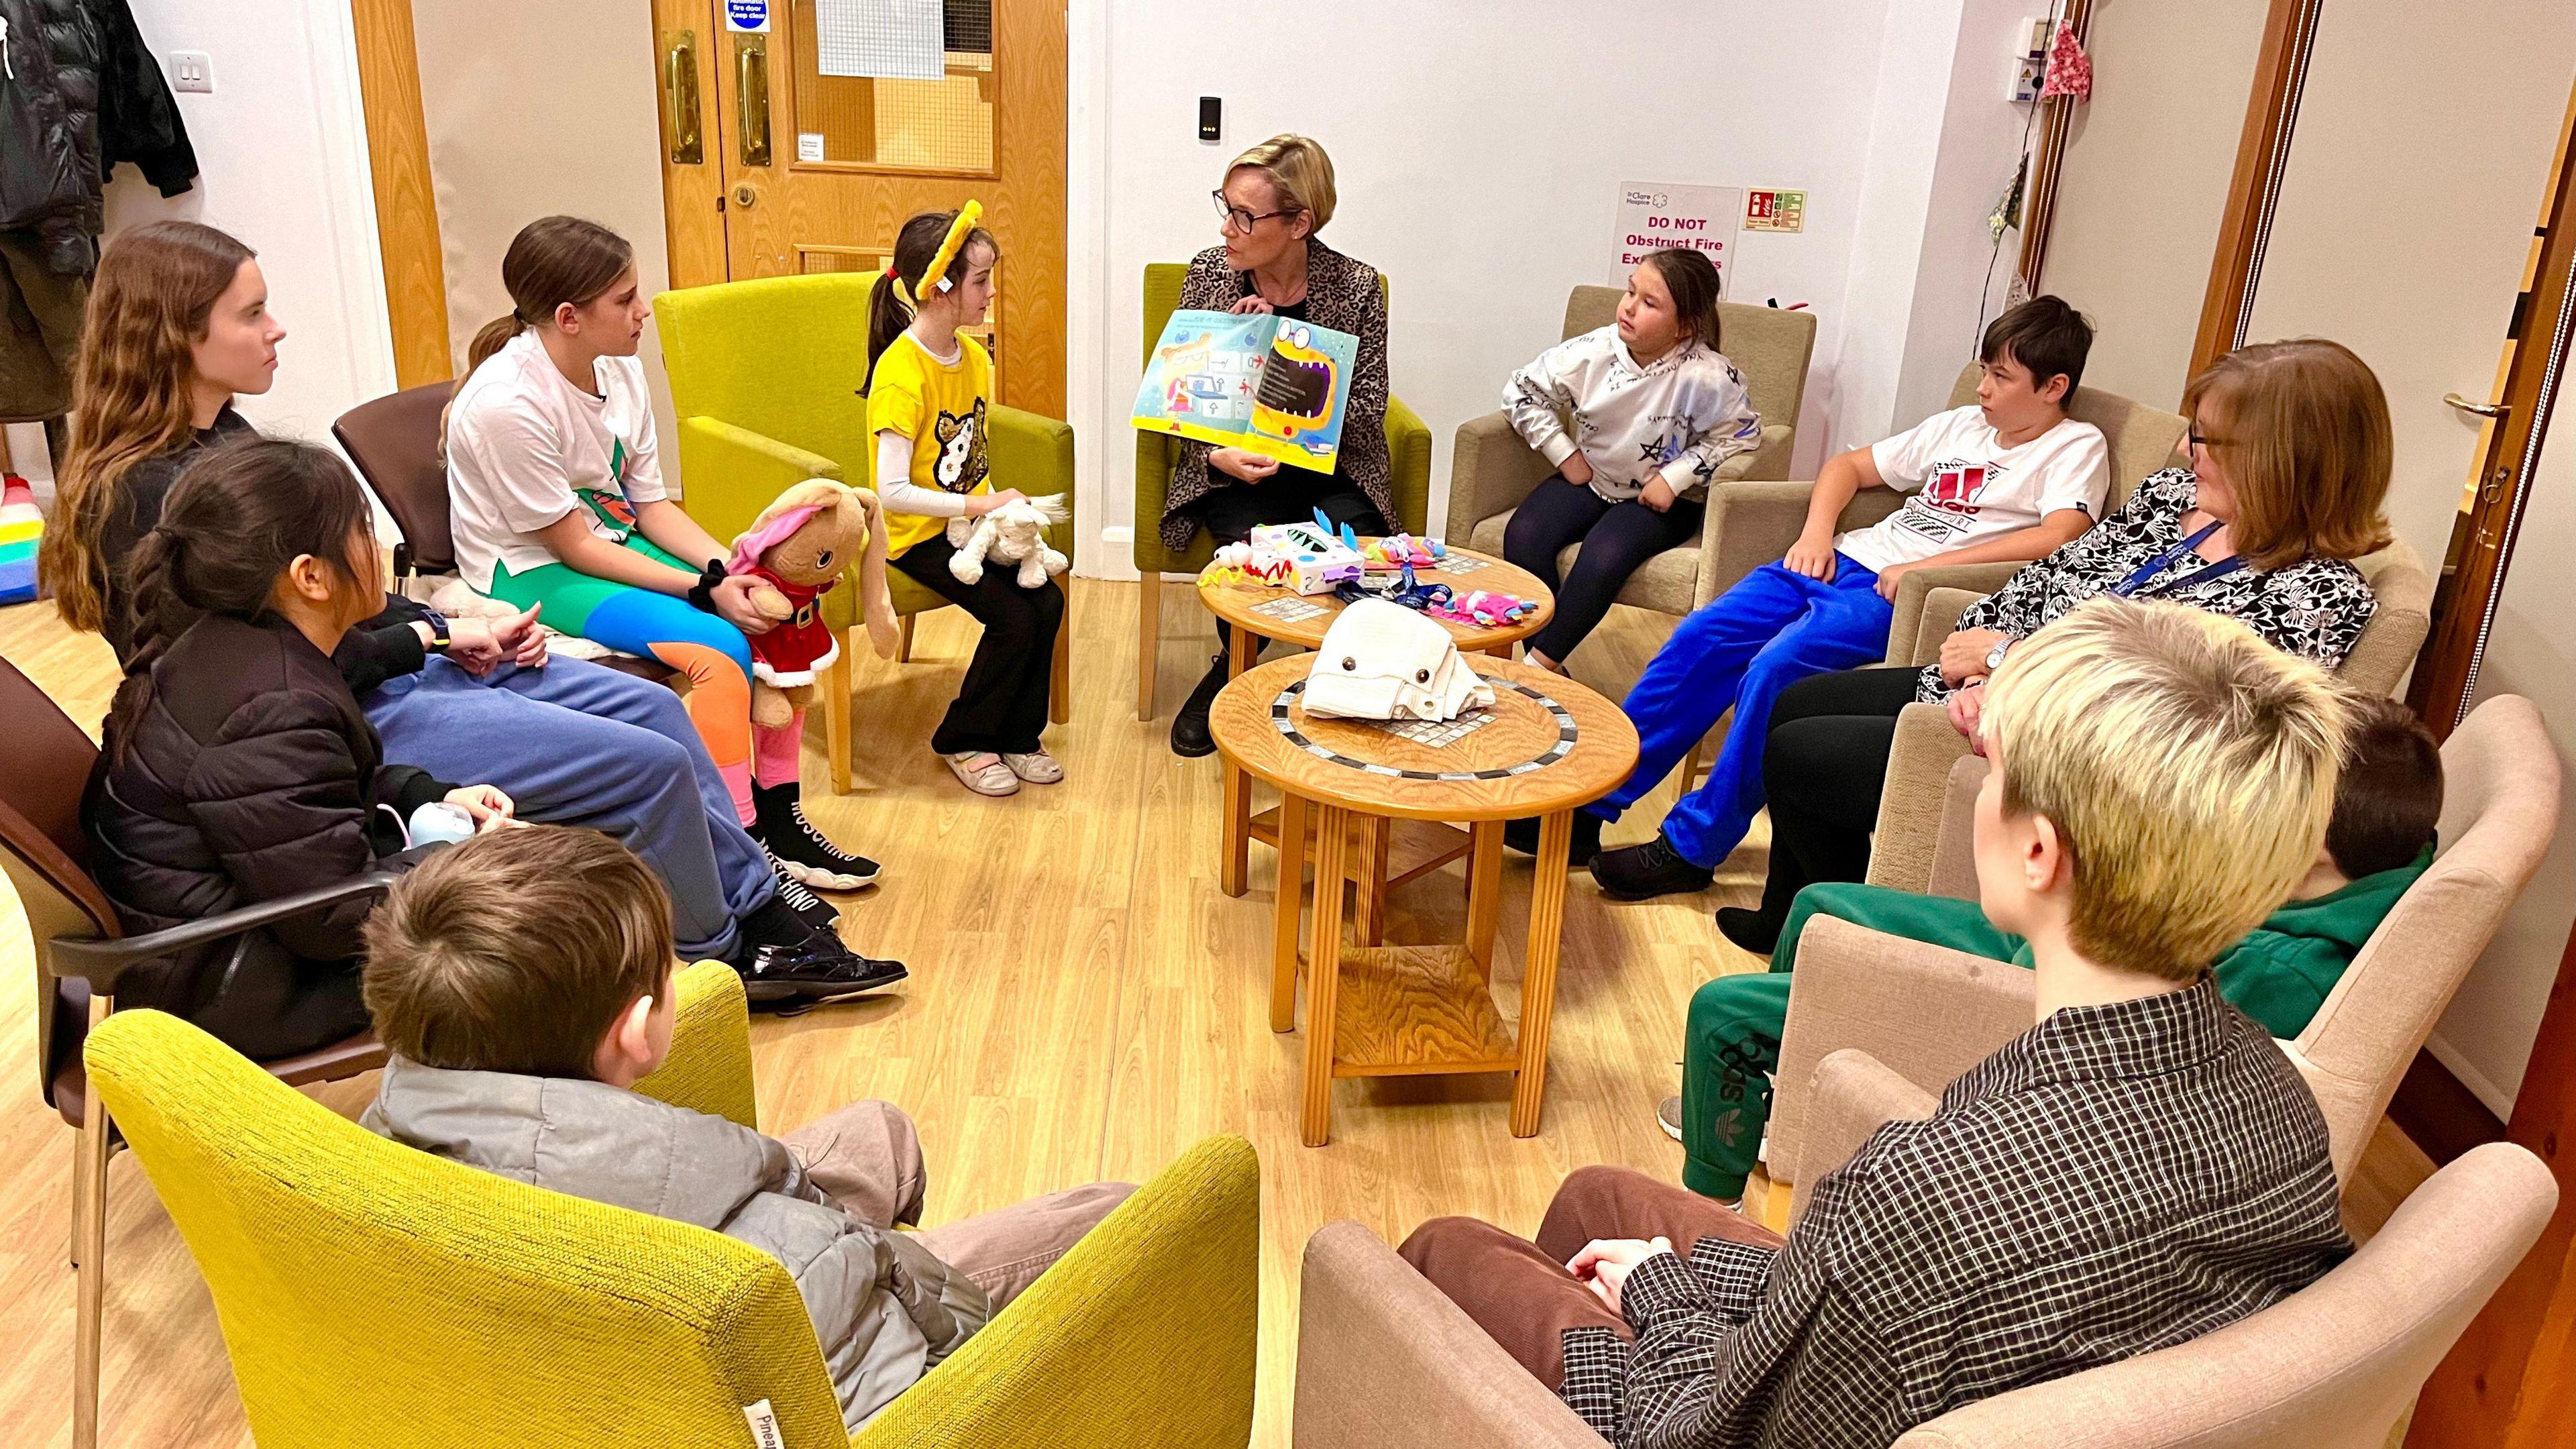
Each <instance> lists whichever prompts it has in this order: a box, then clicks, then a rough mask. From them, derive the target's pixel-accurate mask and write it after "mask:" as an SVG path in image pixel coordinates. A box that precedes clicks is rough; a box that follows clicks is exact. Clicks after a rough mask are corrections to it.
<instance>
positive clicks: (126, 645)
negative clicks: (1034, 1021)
mask: <svg viewBox="0 0 2576 1449" xmlns="http://www.w3.org/2000/svg"><path fill="white" fill-rule="evenodd" d="M267 299H268V284H267V279H266V278H265V277H264V276H263V275H262V274H261V271H260V268H259V263H258V262H257V260H256V259H255V258H254V257H253V255H252V253H251V250H250V248H248V247H246V246H244V245H242V244H241V243H240V242H239V241H236V240H235V239H233V238H232V237H229V236H226V235H225V234H224V233H222V232H220V231H217V230H215V229H214V228H212V227H208V226H202V225H199V224H198V223H195V222H184V221H172V222H156V223H153V224H151V225H149V226H143V227H138V228H135V229H134V230H132V231H128V232H123V233H120V234H119V235H118V236H117V237H116V238H114V239H113V240H112V241H110V242H109V243H108V246H107V250H106V253H105V255H104V256H102V257H101V258H100V261H99V271H98V280H97V283H96V285H95V287H94V288H93V289H92V291H91V293H90V302H89V311H88V316H87V332H86V335H85V337H84V341H83V346H82V349H81V365H80V370H79V373H78V376H77V378H76V383H77V396H78V399H79V401H78V404H77V406H76V410H75V413H74V425H73V428H74V440H75V441H74V447H73V451H72V454H71V456H70V457H69V458H68V459H67V460H66V468H65V470H64V477H63V491H62V499H63V507H62V510H61V517H60V518H59V519H58V520H57V522H56V525H55V527H54V529H53V530H52V531H51V533H50V535H49V537H48V539H47V545H46V552H45V554H44V557H43V560H42V563H43V572H44V576H45V580H46V582H47V583H48V584H49V585H50V586H51V587H52V588H53V590H54V592H55V596H56V597H57V599H58V600H59V601H60V603H61V607H62V610H63V614H64V616H65V618H66V619H67V620H69V621H70V622H71V623H72V624H73V625H74V626H75V627H82V628H99V629H102V630H103V631H104V632H105V633H106V634H107V636H108V639H109V642H110V643H111V644H113V645H114V646H115V647H116V649H117V653H118V656H119V658H120V659H121V660H125V661H127V662H128V664H129V668H130V669H137V670H139V669H141V668H142V667H143V665H144V663H145V662H146V661H144V660H143V659H142V658H141V655H140V649H141V645H142V638H141V636H140V634H139V633H138V631H139V630H142V629H144V628H145V627H146V625H147V623H148V618H147V617H145V616H148V615H149V614H150V612H151V610H152V609H153V608H154V607H156V605H157V603H159V602H161V601H159V600H156V598H155V597H154V593H153V591H152V590H151V589H149V588H145V587H143V586H142V585H143V582H144V581H143V575H142V571H141V570H140V569H139V567H138V561H139V556H140V554H139V545H140V544H141V543H142V542H143V540H145V539H146V538H147V536H149V535H150V534H151V533H152V530H153V529H154V527H155V526H156V525H157V524H159V523H160V522H161V521H162V513H163V508H164V501H165V498H166V497H167V496H168V495H169V493H170V492H171V489H172V487H173V483H174V480H177V479H180V478H182V477H183V476H184V475H185V473H186V472H188V471H192V470H193V468H194V467H195V466H196V465H197V462H198V461H199V460H200V459H201V458H202V457H204V456H206V455H207V454H208V451H209V449H210V447H214V446H220V445H226V444H229V443H232V442H237V441H251V440H256V438H257V434H256V433H255V432H254V431H253V430H252V428H251V426H250V424H249V423H248V422H246V421H244V420H243V419H242V417H241V415H240V414H239V413H237V412H235V411H234V410H233V407H232V399H233V398H234V396H235V395H236V394H250V395H256V394H259V393H264V392H266V391H267V390H268V388H269V384H270V382H271V380H272V378H273V376H274V373H275V369H276V365H277V355H278V347H277V345H278V343H279V341H280V340H281V339H283V338H284V337H285V335H286V330H285V328H283V327H282V326H279V325H278V323H277V321H276V319H275V318H274V317H273V316H272V315H271V313H270V311H269V308H268V301H267ZM360 511H361V513H362V514H363V513H365V512H366V509H365V507H364V503H363V499H362V500H361V505H360ZM368 577H369V579H370V580H371V581H372V579H373V578H374V577H375V576H374V575H373V574H370V575H369V576H368ZM370 592H371V594H372V597H373V599H374V602H375V605H376V607H375V609H374V610H372V611H370V616H369V617H365V618H363V619H361V620H359V621H358V622H356V623H354V624H353V625H352V626H351V627H350V628H349V629H348V630H347V631H346V632H345V633H344V634H343V635H342V636H341V638H340V640H339V643H338V645H337V646H336V648H335V650H334V651H333V656H332V663H334V664H335V665H337V666H338V668H339V670H340V674H341V677H342V680H343V682H344V683H345V684H346V685H347V687H348V689H349V691H350V693H351V695H352V696H353V697H354V698H355V699H356V700H357V701H358V703H359V706H360V708H361V709H362V710H363V712H364V713H365V716H366V719H367V722H368V723H369V724H370V725H372V726H373V727H374V729H375V730H376V732H377V734H378V736H379V737H380V738H381V739H382V741H383V745H384V751H385V757H386V758H387V759H389V760H393V761H399V762H401V763H404V764H408V765H413V766H417V767H419V768H422V769H425V770H427V771H428V772H429V773H431V774H433V775H438V776H443V777H446V778H450V779H465V778H479V779H486V780H491V781H493V782H494V783H495V784H497V785H499V786H500V787H501V788H502V789H503V790H505V791H506V792H508V793H509V794H510V795H511V796H512V797H514V798H515V799H517V800H518V801H519V802H520V803H521V805H523V806H525V807H526V808H527V810H528V812H529V813H530V814H531V815H532V816H534V817H536V818H540V819H546V820H551V821H558V822H563V823H570V824H582V825H588V826H591V827H594V828H596V829H600V830H605V831H608V832H609V833H611V834H613V835H615V836H617V837H618V838H619V839H621V840H623V841H625V842H626V843H627V845H628V846H629V847H630V848H632V849H633V850H634V851H635V852H636V853H637V854H639V855H642V856H643V857H644V858H645V859H646V860H647V861H649V862H651V863H652V865H653V867H654V868H655V869H656V870H658V871H660V872H661V874H662V878H663V880H664V881H665V882H666V883H667V884H668V885H669V886H670V888H671V898H672V905H673V918H672V929H673V931H674V933H675V934H676V936H677V937H678V939H679V940H680V942H681V943H682V945H683V947H684V948H685V949H687V950H688V951H689V953H690V955H691V956H692V957H715V958H719V959H724V960H729V961H733V962H734V963H735V964H737V965H739V966H742V967H743V968H744V969H745V970H746V972H747V973H758V974H760V975H761V976H762V978H763V980H764V982H774V981H775V980H777V979H780V978H782V976H786V977H795V978H797V979H798V980H799V982H800V983H801V984H809V985H816V986H832V985H834V984H836V983H837V984H838V985H843V986H845V985H847V983H848V979H849V978H850V977H851V976H852V974H853V973H861V972H864V971H865V970H867V969H873V968H876V967H878V966H879V965H880V964H881V963H866V962H864V959H863V958H860V957H857V956H854V955H852V954H850V953H849V952H848V951H847V949H846V948H844V947H843V946H842V945H841V944H840V942H839V939H838V938H837V937H836V936H835V935H833V933H832V931H831V930H830V926H831V923H832V921H833V919H834V916H835V913H834V912H833V910H832V908H831V907H829V906H828V905H825V904H824V903H823V902H822V901H820V900H819V899H817V898H815V897H814V896H812V895H811V894H809V893H807V892H806V891H805V890H804V889H803V887H801V886H798V885H796V884H795V883H794V882H792V881H780V880H778V879H776V878H775V877H774V876H773V875H772V869H771V865H770V861H769V858H768V856H767V855H766V854H764V853H763V851H762V849H761V847H760V845H759V843H758V842H756V841H754V840H752V839H751V838H750V836H748V835H747V834H745V833H744V831H743V830H742V828H741V826H740V825H739V824H738V823H737V821H736V819H735V816H734V811H733V807H732V801H731V799H730V798H729V797H728V795H727V794H726V791H725V784H724V780H723V779H722V777H721V776H719V775H718V774H717V773H716V769H715V766H714V764H713V762H712V761H710V760H709V759H708V758H707V755H706V752H705V749H704V748H703V747H702V746H701V745H700V744H699V743H698V737H697V732H696V731H695V730H694V729H693V728H691V726H690V723H689V718H688V714H687V712H686V710H685V709H684V708H683V707H682V705H681V704H680V701H679V700H678V698H677V697H675V696H674V695H673V694H672V693H671V691H669V690H667V689H664V688H662V687H661V686H660V685H657V684H650V683H647V682H645V681H643V680H640V679H636V678H633V677H632V676H629V675H625V674H620V673H618V672H617V671H615V670H612V669H607V668H603V667H601V666H599V665H595V664H589V663H585V662H582V661H579V660H553V661H549V660H548V659H547V657H546V652H545V635H544V633H543V632H542V631H541V630H540V629H538V628H537V625H536V611H534V610H523V611H522V612H521V613H520V614H519V615H517V616H516V617H514V618H511V619H508V620H505V621H502V622H501V623H500V624H499V625H498V626H495V625H494V624H492V623H490V622H487V621H485V620H481V619H466V618H459V619H456V620H453V621H451V620H448V619H446V618H445V617H443V616H442V615H440V614H439V613H437V612H436V611H434V610H431V609H429V608H427V607H425V606H424V605H421V604H419V603H417V602H415V601H413V600H411V599H408V598H404V597H402V596H400V595H397V594H388V593H385V592H384V591H383V590H382V589H381V588H372V589H371V590H370ZM702 802H703V803H702ZM893 969H894V970H895V971H896V972H897V973H898V974H899V972H900V968H893ZM880 974H882V972H880ZM807 978H811V980H810V981H808V980H807ZM886 979H892V978H891V977H888V978H886Z"/></svg>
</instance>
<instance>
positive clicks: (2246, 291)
mask: <svg viewBox="0 0 2576 1449" xmlns="http://www.w3.org/2000/svg"><path fill="white" fill-rule="evenodd" d="M2324 9H2325V0H2272V7H2271V10H2270V13H2269V14H2267V15H2266V16H2265V17H2264V21H2263V44H2262V48H2261V49H2260V50H2259V51H2257V52H2256V54H2255V59H2254V85H2253V88H2252V90H2251V91H2250V92H2249V93H2248V94H2247V96H2246V98H2245V127H2244V130H2243V132H2242V133H2241V134H2240V135H2239V136H2238V138H2237V142H2236V174H2235V175H2234V176H2233V177H2231V178H2229V180H2228V183H2227V209H2226V211H2225V212H2223V213H2222V214H2221V215H2220V218H2219V223H2218V245H2217V248H2216V249H2215V250H2214V251H2213V252H2212V253H2211V255H2210V259H2209V286H2208V289H2207V290H2206V291H2205V292H2204V293H2203V295H2202V297H2201V304H2200V329H2199V331H2198V333H2197V334H2195V335H2194V337H2193V339H2192V345H2191V368H2190V372H2189V373H2188V374H2186V375H2187V376H2197V375H2199V372H2200V370H2201V369H2202V368H2204V367H2207V366H2209V365H2210V364H2211V363H2213V362H2216V361H2217V360H2218V359H2219V358H2221V357H2224V356H2226V355H2227V354H2228V353H2230V352H2233V351H2235V350H2236V349H2237V348H2239V347H2242V346H2244V345H2245V329H2246V327H2247V326H2248V324H2250V323H2251V322H2252V321H2253V318H2254V290H2255V287H2256V285H2257V283H2259V282H2260V281H2261V279H2262V275H2263V250H2264V248H2265V246H2266V245H2267V244H2269V242H2270V241H2271V237H2272V215H2273V213H2274V211H2276V210H2277V209H2278V208H2279V206H2280V200H2281V177H2282V174H2283V173H2284V172H2285V171H2286V170H2287V169H2288V166H2289V161H2290V133H2291V132H2292V130H2293V129H2295V128H2296V126H2297V125H2298V120H2299V94H2300V92H2301V90H2302V89H2304V88H2305V86H2306V85H2307V79H2308V60H2309V57H2310V55H2311V54H2312V53H2313V52H2314V50H2315V48H2316V41H2317V20H2318V17H2319V15H2320V14H2321V13H2322V12H2323V11H2324Z"/></svg>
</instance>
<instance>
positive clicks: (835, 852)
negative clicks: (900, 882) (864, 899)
mask: <svg viewBox="0 0 2576 1449" xmlns="http://www.w3.org/2000/svg"><path fill="white" fill-rule="evenodd" d="M802 795H803V787H802V786H800V785H796V784H793V783H790V784H785V785H754V786H752V787H751V798H752V811H753V821H752V827H751V833H752V837H753V838H754V839H756V840H758V841H759V842H760V843H761V845H762V846H764V847H766V848H767V849H768V851H769V859H770V862H771V863H772V864H773V865H774V866H776V867H777V869H778V872H779V873H780V874H781V875H785V876H787V877H789V878H791V879H793V880H795V881H797V882H798V883H799V884H802V885H806V886H810V887H812V888H813V889H815V890H818V891H854V890H857V889H859V888H860V887H861V886H867V885H874V884H875V883H876V878H877V863H876V862H875V861H873V860H870V859H868V858H867V857H866V856H864V855H852V854H851V853H850V852H848V851H846V850H843V849H841V848H840V847H839V846H837V845H834V844H833V843H832V841H831V837H829V836H827V835H825V834H824V833H823V832H822V831H820V830H817V829H815V828H814V822H812V821H810V820H808V819H806V818H805V805H804V800H803V798H802Z"/></svg>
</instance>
